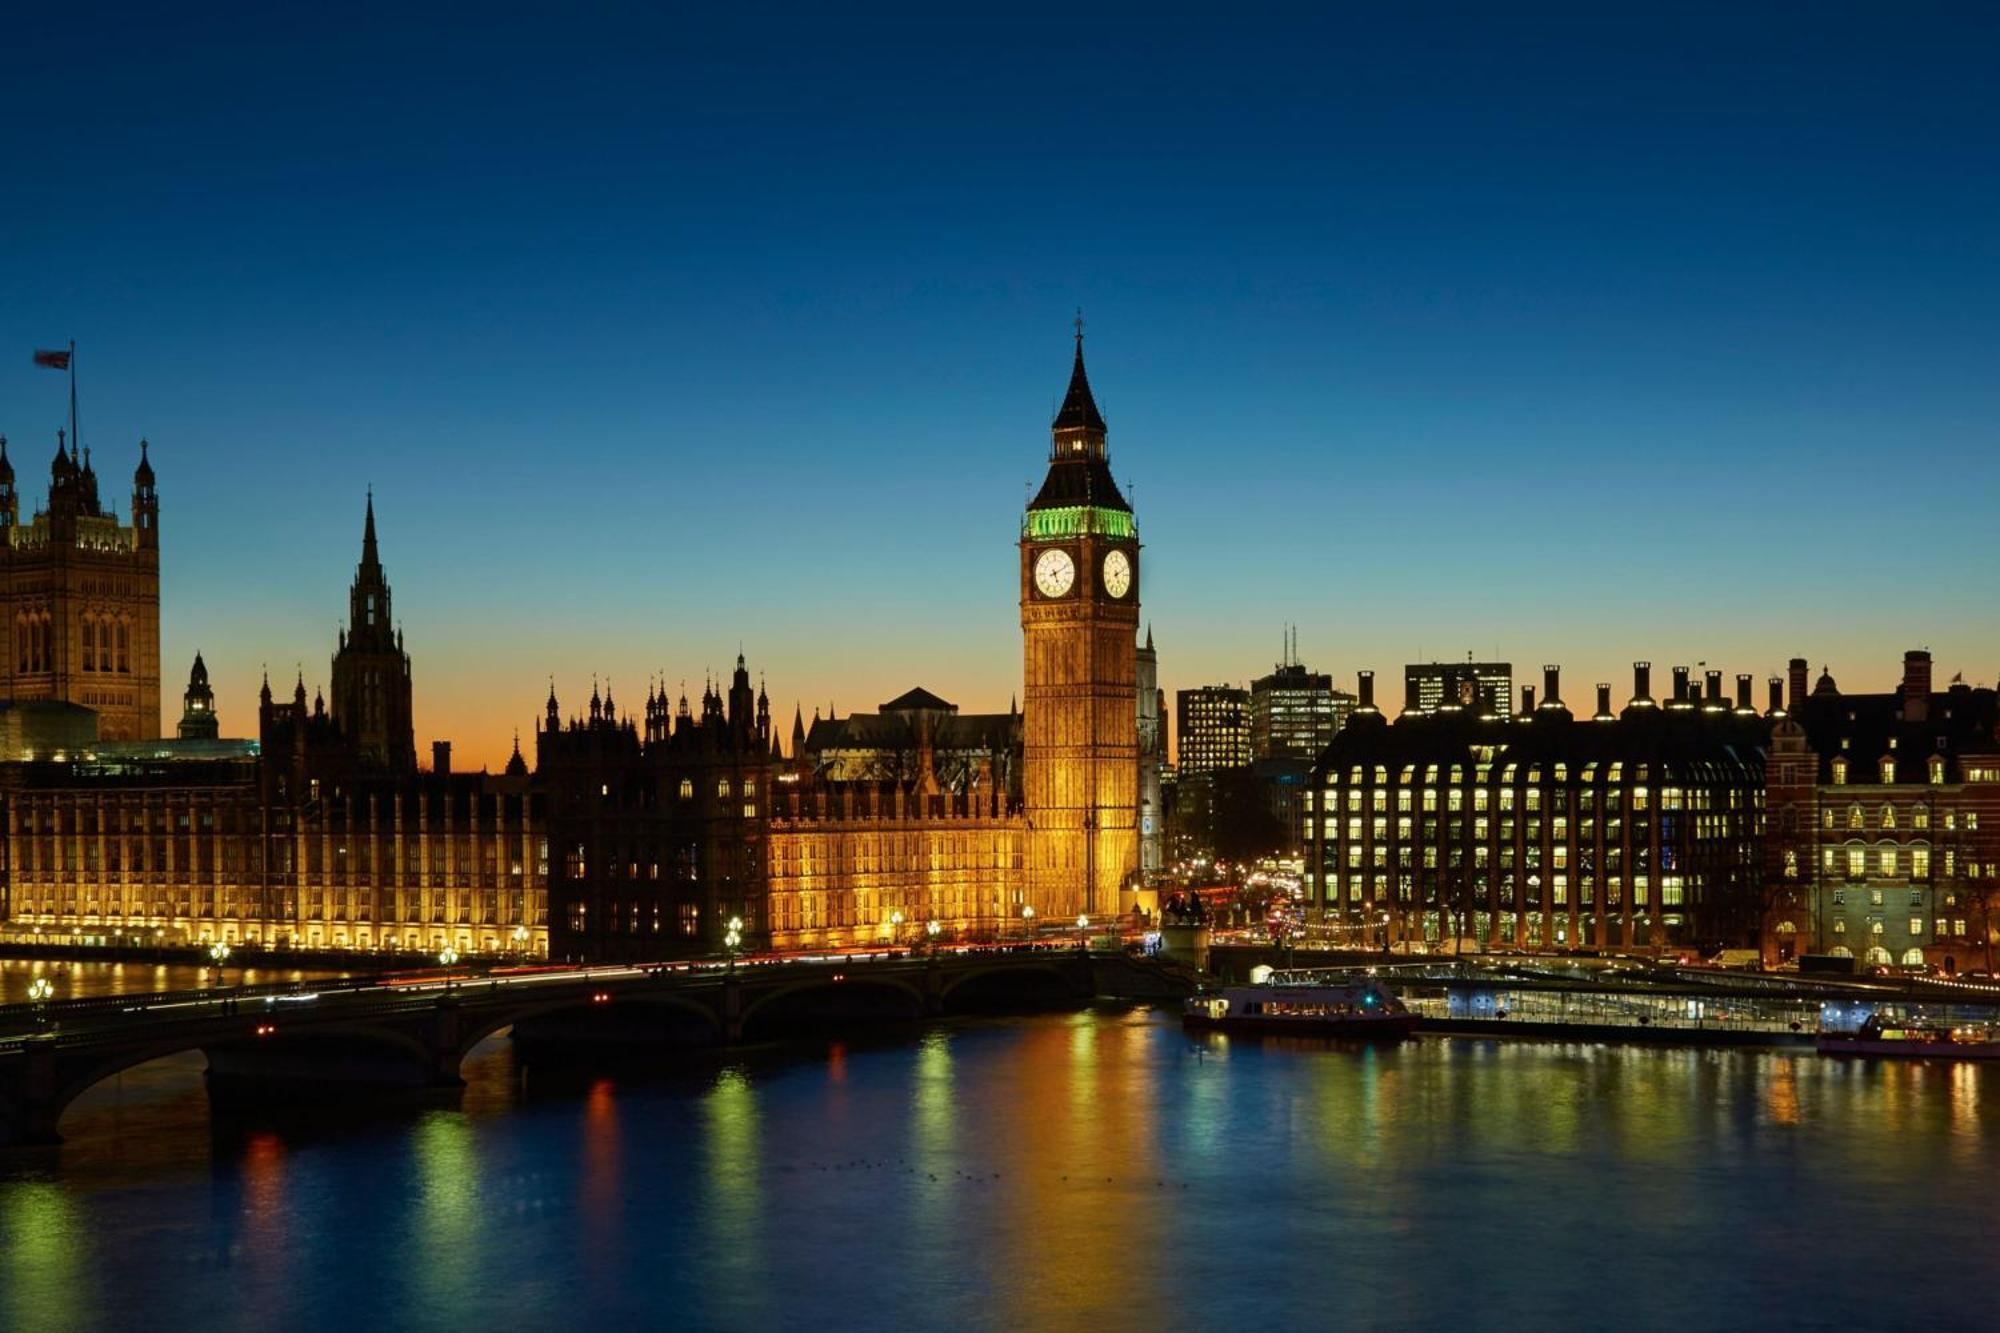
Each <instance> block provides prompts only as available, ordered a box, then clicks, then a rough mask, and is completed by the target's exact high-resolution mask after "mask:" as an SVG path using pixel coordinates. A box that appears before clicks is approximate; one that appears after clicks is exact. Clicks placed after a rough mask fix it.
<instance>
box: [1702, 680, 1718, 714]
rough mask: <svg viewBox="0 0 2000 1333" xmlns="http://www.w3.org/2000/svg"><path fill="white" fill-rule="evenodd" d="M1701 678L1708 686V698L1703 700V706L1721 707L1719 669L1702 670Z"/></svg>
mask: <svg viewBox="0 0 2000 1333" xmlns="http://www.w3.org/2000/svg"><path fill="white" fill-rule="evenodd" d="M1702 679H1703V680H1704V682H1705V683H1706V684H1707V686H1708V698H1707V699H1706V700H1704V701H1703V707H1705V708H1720V707H1722V673H1721V672H1720V671H1704V672H1702Z"/></svg>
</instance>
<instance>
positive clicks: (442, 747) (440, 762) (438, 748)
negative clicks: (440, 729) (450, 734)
mask: <svg viewBox="0 0 2000 1333" xmlns="http://www.w3.org/2000/svg"><path fill="white" fill-rule="evenodd" d="M431 772H433V773H438V774H445V773H449V772H451V742H450V741H432V742H431Z"/></svg>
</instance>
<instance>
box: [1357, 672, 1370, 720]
mask: <svg viewBox="0 0 2000 1333" xmlns="http://www.w3.org/2000/svg"><path fill="white" fill-rule="evenodd" d="M1355 693H1356V694H1359V695H1360V696H1361V697H1360V699H1359V700H1357V701H1356V702H1355V705H1354V711H1355V712H1357V713H1372V712H1374V711H1375V673H1374V672H1372V671H1363V672H1361V673H1360V674H1359V676H1358V677H1357V678H1356V684H1355Z"/></svg>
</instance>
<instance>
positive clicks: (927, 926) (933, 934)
mask: <svg viewBox="0 0 2000 1333" xmlns="http://www.w3.org/2000/svg"><path fill="white" fill-rule="evenodd" d="M943 929H944V927H943V926H941V925H939V924H938V921H937V918H936V917H932V918H931V919H930V920H929V921H926V922H925V923H924V934H926V935H928V936H930V938H931V957H932V958H936V957H937V942H938V932H939V931H941V930H943Z"/></svg>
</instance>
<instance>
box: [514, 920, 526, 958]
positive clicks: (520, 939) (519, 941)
mask: <svg viewBox="0 0 2000 1333" xmlns="http://www.w3.org/2000/svg"><path fill="white" fill-rule="evenodd" d="M514 952H515V953H518V954H520V955H521V956H522V957H523V958H526V957H527V956H528V928H527V927H526V926H516V927H514Z"/></svg>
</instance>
